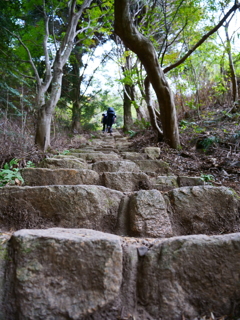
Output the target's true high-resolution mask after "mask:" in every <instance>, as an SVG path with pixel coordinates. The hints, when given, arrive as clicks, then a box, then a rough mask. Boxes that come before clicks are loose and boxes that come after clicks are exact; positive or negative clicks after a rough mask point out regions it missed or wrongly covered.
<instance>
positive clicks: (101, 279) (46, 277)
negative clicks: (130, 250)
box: [12, 228, 122, 320]
mask: <svg viewBox="0 0 240 320" xmlns="http://www.w3.org/2000/svg"><path fill="white" fill-rule="evenodd" d="M12 246H13V249H14V252H15V254H14V255H15V276H16V280H15V294H16V308H17V310H18V319H19V320H38V319H39V320H40V319H41V320H42V319H58V320H66V319H73V320H79V319H82V318H83V317H84V316H87V315H91V314H92V313H94V312H96V311H98V310H100V309H102V308H104V307H105V306H106V305H108V304H109V303H110V302H112V301H113V300H114V299H115V298H116V297H117V296H118V294H119V291H120V287H121V283H122V249H121V243H120V238H119V237H117V236H114V235H110V234H104V233H101V232H96V231H93V230H86V229H58V228H53V229H47V230H20V231H18V232H16V233H15V234H14V235H13V238H12Z"/></svg>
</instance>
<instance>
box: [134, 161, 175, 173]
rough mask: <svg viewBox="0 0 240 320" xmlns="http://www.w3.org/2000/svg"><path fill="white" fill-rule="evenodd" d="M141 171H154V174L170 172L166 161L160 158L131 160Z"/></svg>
mask: <svg viewBox="0 0 240 320" xmlns="http://www.w3.org/2000/svg"><path fill="white" fill-rule="evenodd" d="M133 162H135V163H136V165H137V166H138V167H139V168H140V170H141V171H143V172H145V173H148V172H154V173H155V175H156V174H157V175H159V174H169V173H170V172H171V170H170V168H169V165H168V163H166V162H165V161H162V160H133Z"/></svg>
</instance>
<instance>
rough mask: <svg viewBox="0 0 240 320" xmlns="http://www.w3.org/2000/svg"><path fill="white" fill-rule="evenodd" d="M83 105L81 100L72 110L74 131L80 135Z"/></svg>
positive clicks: (74, 104)
mask: <svg viewBox="0 0 240 320" xmlns="http://www.w3.org/2000/svg"><path fill="white" fill-rule="evenodd" d="M80 118H81V104H80V101H79V100H76V101H74V103H73V108H72V131H73V132H74V133H79V132H80V130H81V123H80Z"/></svg>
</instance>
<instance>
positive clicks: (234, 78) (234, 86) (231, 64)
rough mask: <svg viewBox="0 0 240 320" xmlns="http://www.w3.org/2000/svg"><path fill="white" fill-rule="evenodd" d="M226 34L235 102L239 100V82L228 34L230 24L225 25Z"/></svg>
mask: <svg viewBox="0 0 240 320" xmlns="http://www.w3.org/2000/svg"><path fill="white" fill-rule="evenodd" d="M225 34H226V38H227V46H226V47H227V54H228V61H229V68H230V74H231V83H232V99H233V102H237V101H238V84H237V76H236V73H235V68H234V63H233V58H232V48H231V41H230V38H229V34H228V24H227V25H226V26H225Z"/></svg>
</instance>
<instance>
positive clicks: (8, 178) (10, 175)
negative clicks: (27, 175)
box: [0, 158, 24, 187]
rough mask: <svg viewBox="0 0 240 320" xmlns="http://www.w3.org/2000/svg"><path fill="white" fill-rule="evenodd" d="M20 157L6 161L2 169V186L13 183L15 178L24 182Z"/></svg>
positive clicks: (0, 177)
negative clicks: (19, 164) (20, 169)
mask: <svg viewBox="0 0 240 320" xmlns="http://www.w3.org/2000/svg"><path fill="white" fill-rule="evenodd" d="M18 162H19V159H15V158H14V159H12V160H11V161H10V162H9V163H5V164H4V166H3V169H1V170H0V187H4V186H6V185H12V184H14V183H15V179H18V180H19V181H21V182H22V183H23V182H24V180H23V178H22V176H21V174H20V172H19V168H18V167H17V166H18Z"/></svg>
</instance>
